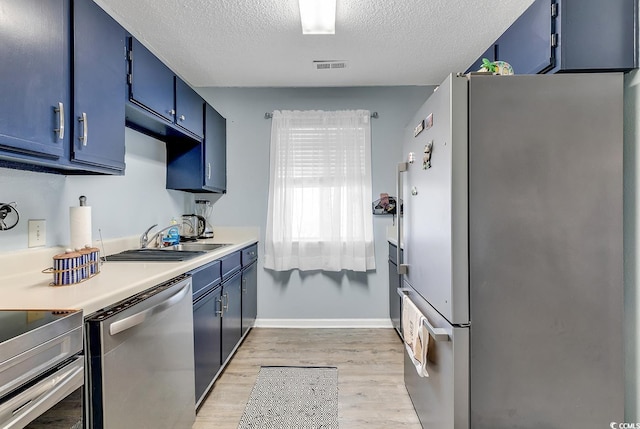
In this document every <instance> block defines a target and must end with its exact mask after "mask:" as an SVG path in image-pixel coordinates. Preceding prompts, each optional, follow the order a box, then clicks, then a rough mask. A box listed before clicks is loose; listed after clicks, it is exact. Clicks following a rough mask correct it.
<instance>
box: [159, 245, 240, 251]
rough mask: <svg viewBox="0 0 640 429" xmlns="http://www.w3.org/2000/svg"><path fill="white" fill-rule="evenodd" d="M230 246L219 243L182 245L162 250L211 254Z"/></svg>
mask: <svg viewBox="0 0 640 429" xmlns="http://www.w3.org/2000/svg"><path fill="white" fill-rule="evenodd" d="M225 246H230V244H219V243H215V244H214V243H180V244H176V245H175V246H168V247H163V248H162V250H165V251H171V250H176V251H180V252H189V251H203V252H210V251H212V250H216V249H219V248H221V247H225Z"/></svg>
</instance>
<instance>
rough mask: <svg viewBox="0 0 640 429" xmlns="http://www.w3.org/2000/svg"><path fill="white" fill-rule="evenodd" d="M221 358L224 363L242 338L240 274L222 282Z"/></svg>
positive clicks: (239, 272)
mask: <svg viewBox="0 0 640 429" xmlns="http://www.w3.org/2000/svg"><path fill="white" fill-rule="evenodd" d="M222 309H223V310H222V311H223V313H222V357H221V363H224V362H225V361H226V360H227V358H228V357H229V356H230V355H231V353H232V352H233V350H234V349H235V347H236V345H237V344H238V343H239V342H240V338H241V337H242V273H241V271H237V272H236V273H235V274H233V275H232V276H231V277H230V278H229V279H227V280H224V281H223V282H222Z"/></svg>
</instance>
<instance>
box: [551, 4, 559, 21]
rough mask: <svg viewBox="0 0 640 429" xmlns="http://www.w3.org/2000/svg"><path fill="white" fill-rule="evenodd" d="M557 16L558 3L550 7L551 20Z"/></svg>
mask: <svg viewBox="0 0 640 429" xmlns="http://www.w3.org/2000/svg"><path fill="white" fill-rule="evenodd" d="M557 16H558V3H553V4H552V5H551V18H556V17H557Z"/></svg>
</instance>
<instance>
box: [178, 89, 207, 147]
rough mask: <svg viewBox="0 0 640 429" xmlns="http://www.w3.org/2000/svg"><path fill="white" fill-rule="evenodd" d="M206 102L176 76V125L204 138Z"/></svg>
mask: <svg viewBox="0 0 640 429" xmlns="http://www.w3.org/2000/svg"><path fill="white" fill-rule="evenodd" d="M203 107H204V100H203V99H202V97H200V96H199V95H198V93H197V92H195V91H194V90H193V89H192V88H191V87H190V86H189V85H187V84H186V83H184V82H183V81H182V79H180V78H179V77H178V76H176V124H177V125H178V126H180V127H181V128H184V129H185V130H187V131H190V132H192V133H193V134H195V135H196V136H198V137H200V138H202V137H204V122H203V120H202V118H203V115H202V109H203Z"/></svg>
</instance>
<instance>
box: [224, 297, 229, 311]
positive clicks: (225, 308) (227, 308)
mask: <svg viewBox="0 0 640 429" xmlns="http://www.w3.org/2000/svg"><path fill="white" fill-rule="evenodd" d="M222 298H223V299H224V298H226V299H227V303H226V304H223V305H222V311H229V293H228V292H225V293H224V294H223V295H222Z"/></svg>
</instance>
